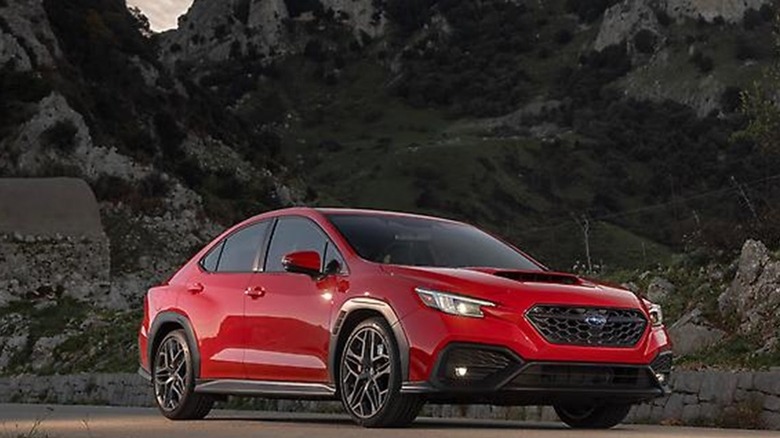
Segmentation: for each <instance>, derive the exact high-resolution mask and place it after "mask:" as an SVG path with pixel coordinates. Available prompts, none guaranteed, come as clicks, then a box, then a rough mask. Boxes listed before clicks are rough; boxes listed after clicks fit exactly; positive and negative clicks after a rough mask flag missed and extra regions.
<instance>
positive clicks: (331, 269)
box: [322, 242, 347, 274]
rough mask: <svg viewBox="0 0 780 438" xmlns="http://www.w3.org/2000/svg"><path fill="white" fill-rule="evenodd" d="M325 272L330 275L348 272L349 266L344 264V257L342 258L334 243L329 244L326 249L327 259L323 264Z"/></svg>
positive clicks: (324, 259) (325, 258)
mask: <svg viewBox="0 0 780 438" xmlns="http://www.w3.org/2000/svg"><path fill="white" fill-rule="evenodd" d="M322 265H323V266H324V269H325V272H327V273H329V274H344V273H346V271H347V269H346V268H347V264H346V263H345V262H344V257H342V256H341V253H339V250H338V249H337V248H336V245H334V244H333V243H332V242H328V245H327V247H326V248H325V257H324V258H323V263H322Z"/></svg>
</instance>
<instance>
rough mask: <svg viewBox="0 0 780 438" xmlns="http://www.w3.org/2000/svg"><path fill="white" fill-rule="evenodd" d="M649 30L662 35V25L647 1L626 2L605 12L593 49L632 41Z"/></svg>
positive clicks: (633, 0)
mask: <svg viewBox="0 0 780 438" xmlns="http://www.w3.org/2000/svg"><path fill="white" fill-rule="evenodd" d="M642 30H648V31H650V32H653V33H654V34H655V35H660V34H661V31H660V25H659V24H658V19H656V16H655V12H654V11H653V9H652V8H650V5H649V2H648V1H647V0H625V1H623V2H622V3H618V4H616V5H614V6H612V7H611V8H609V9H607V10H606V11H605V12H604V19H603V21H602V22H601V27H600V28H599V33H598V36H597V37H596V42H595V43H594V44H593V48H594V49H596V50H599V51H600V50H604V49H605V48H606V47H608V46H611V45H615V44H622V43H624V42H626V41H630V40H631V38H633V37H634V36H635V35H636V34H637V33H639V32H640V31H642Z"/></svg>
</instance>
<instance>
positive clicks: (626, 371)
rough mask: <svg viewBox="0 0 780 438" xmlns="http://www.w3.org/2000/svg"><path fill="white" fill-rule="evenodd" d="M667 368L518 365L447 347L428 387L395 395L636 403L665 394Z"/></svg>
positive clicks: (665, 356) (491, 353) (490, 353)
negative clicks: (413, 394) (411, 394)
mask: <svg viewBox="0 0 780 438" xmlns="http://www.w3.org/2000/svg"><path fill="white" fill-rule="evenodd" d="M671 366H672V354H671V351H664V352H661V353H660V354H658V355H657V356H656V358H655V359H654V360H653V361H652V362H651V363H650V364H647V365H636V364H613V363H587V362H547V361H528V360H524V359H522V358H521V357H520V356H518V355H517V354H515V353H514V352H513V351H512V350H510V349H508V348H505V347H499V346H490V345H483V344H468V343H451V344H448V345H447V346H446V347H445V348H444V349H443V350H442V351H441V353H440V354H439V356H438V358H437V360H436V364H435V366H434V373H433V374H432V376H431V378H430V379H429V380H428V381H426V382H407V383H405V384H404V385H403V386H402V388H401V391H402V392H405V393H415V394H421V395H423V396H424V397H425V398H426V400H427V401H429V402H432V403H488V404H494V405H549V404H557V403H600V402H607V401H608V402H610V403H615V402H619V403H638V402H642V401H646V400H650V399H653V398H657V397H662V396H664V395H667V394H669V392H670V389H669V387H668V386H667V383H668V382H669V374H670V373H671Z"/></svg>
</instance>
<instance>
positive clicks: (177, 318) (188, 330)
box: [146, 311, 200, 379]
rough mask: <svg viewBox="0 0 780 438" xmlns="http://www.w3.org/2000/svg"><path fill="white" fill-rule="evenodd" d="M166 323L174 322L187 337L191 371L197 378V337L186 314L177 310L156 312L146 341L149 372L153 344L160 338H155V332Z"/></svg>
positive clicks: (198, 354)
mask: <svg viewBox="0 0 780 438" xmlns="http://www.w3.org/2000/svg"><path fill="white" fill-rule="evenodd" d="M168 323H175V324H176V325H178V326H180V327H181V328H182V329H183V330H184V335H185V336H186V337H187V341H188V342H189V344H190V354H191V355H192V371H193V373H194V377H195V378H196V379H197V378H199V377H200V350H199V349H198V338H196V337H195V331H194V330H192V324H191V323H190V320H189V319H187V317H186V316H184V315H182V314H181V313H177V312H171V311H168V312H161V313H159V314H157V316H156V317H155V318H154V322H152V325H151V327H150V328H149V341H148V343H147V347H146V348H147V353H148V356H147V357H148V358H149V372H152V369H151V368H152V363H153V361H154V346H155V344H157V343H158V341H160V340H161V339H157V337H158V335H157V332H159V331H160V328H161V327H162V326H164V325H165V324H168Z"/></svg>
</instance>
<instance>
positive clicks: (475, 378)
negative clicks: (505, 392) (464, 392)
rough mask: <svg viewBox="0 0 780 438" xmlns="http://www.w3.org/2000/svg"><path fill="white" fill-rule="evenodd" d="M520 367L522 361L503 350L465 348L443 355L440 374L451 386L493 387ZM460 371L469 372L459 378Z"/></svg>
mask: <svg viewBox="0 0 780 438" xmlns="http://www.w3.org/2000/svg"><path fill="white" fill-rule="evenodd" d="M518 367H519V362H518V360H517V359H516V358H515V357H513V356H512V355H510V354H508V353H507V352H505V351H504V350H502V349H498V348H480V347H476V346H466V345H461V346H453V347H451V348H449V349H447V350H445V352H444V353H442V358H441V360H440V362H439V369H438V373H437V374H438V376H439V379H440V381H442V382H443V383H445V384H447V385H448V386H461V387H462V386H471V385H474V384H477V383H479V384H488V385H489V384H492V383H496V382H498V381H500V380H503V379H505V378H507V377H508V376H509V375H510V374H511V373H512V372H514V371H515V370H516V369H517V368H518ZM458 368H460V369H465V371H466V372H465V373H464V374H463V375H458V373H457V369H458Z"/></svg>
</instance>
